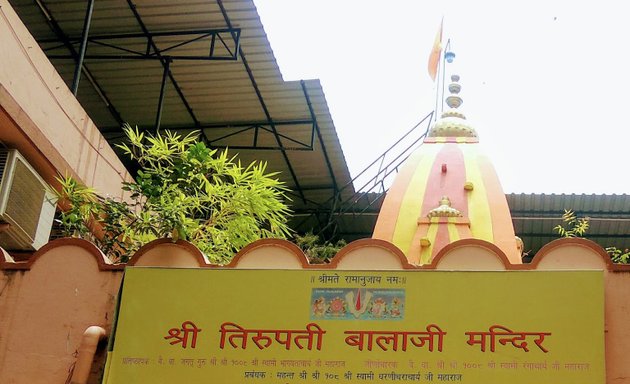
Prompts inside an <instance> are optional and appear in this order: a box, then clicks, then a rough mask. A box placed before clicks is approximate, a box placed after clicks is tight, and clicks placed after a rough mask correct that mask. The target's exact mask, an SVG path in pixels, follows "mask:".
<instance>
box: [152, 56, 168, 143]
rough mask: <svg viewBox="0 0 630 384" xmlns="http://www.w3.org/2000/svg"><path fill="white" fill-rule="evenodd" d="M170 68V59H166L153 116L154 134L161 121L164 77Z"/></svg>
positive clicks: (158, 130) (158, 131)
mask: <svg viewBox="0 0 630 384" xmlns="http://www.w3.org/2000/svg"><path fill="white" fill-rule="evenodd" d="M170 68H171V61H170V60H168V59H167V60H166V63H165V64H164V73H163V74H162V85H161V86H160V98H159V100H158V107H157V114H156V116H155V134H156V135H157V134H158V133H160V123H161V121H162V109H163V108H164V89H165V88H166V77H167V76H168V73H169V71H170Z"/></svg>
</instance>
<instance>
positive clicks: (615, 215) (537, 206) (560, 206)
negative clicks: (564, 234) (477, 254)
mask: <svg viewBox="0 0 630 384" xmlns="http://www.w3.org/2000/svg"><path fill="white" fill-rule="evenodd" d="M506 197H507V200H508V205H509V206H510V212H511V214H512V222H513V223H514V230H515V232H516V234H517V236H519V237H521V238H522V239H523V242H524V243H525V251H526V252H527V251H529V252H530V255H531V256H533V255H534V254H535V253H536V252H537V251H538V250H539V249H540V248H541V247H542V246H543V245H545V244H547V243H549V242H550V241H552V240H554V239H557V238H558V234H557V232H555V231H554V229H553V228H554V227H555V226H556V225H562V224H563V222H562V214H563V213H564V212H565V210H572V211H573V212H575V214H576V215H577V217H578V218H588V220H589V224H590V227H589V229H588V231H587V232H586V234H585V236H584V237H586V238H587V239H590V240H593V241H595V242H596V243H598V244H599V245H601V246H602V247H604V248H606V247H613V246H614V247H617V248H621V249H625V248H630V195H625V194H623V195H584V194H582V195H576V194H571V195H565V194H562V195H556V194H551V195H545V194H509V195H507V196H506Z"/></svg>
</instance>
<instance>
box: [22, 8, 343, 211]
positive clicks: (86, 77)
mask: <svg viewBox="0 0 630 384" xmlns="http://www.w3.org/2000/svg"><path fill="white" fill-rule="evenodd" d="M10 3H11V4H12V6H13V7H14V8H15V9H16V11H17V13H18V14H19V15H20V17H21V18H22V20H23V22H24V23H25V24H26V26H27V27H28V28H29V30H30V31H31V33H32V34H33V36H34V37H35V39H36V40H38V42H40V45H41V46H42V48H43V49H44V50H45V51H46V53H47V55H48V56H49V58H51V61H52V62H53V64H54V65H55V67H56V69H57V70H58V72H59V73H60V74H61V76H62V77H63V78H64V79H65V80H66V83H67V84H68V86H69V87H70V86H71V84H72V82H73V77H74V71H75V60H74V57H76V56H77V52H79V51H80V37H81V34H82V30H83V26H84V21H85V18H86V9H87V3H88V2H86V1H84V0H64V1H47V0H38V1H32V0H11V1H10ZM94 4H95V5H94V10H93V13H92V18H91V25H90V29H89V37H90V40H89V43H88V45H87V51H86V59H85V62H84V71H83V74H82V76H81V81H80V83H79V88H78V95H77V98H78V99H79V101H80V102H81V104H82V105H83V107H84V108H85V109H86V111H87V112H88V114H89V115H90V117H91V118H92V119H93V120H94V122H95V123H96V125H97V126H98V127H99V129H100V130H101V132H103V134H104V135H105V136H106V137H107V138H108V139H109V140H110V141H111V142H115V141H117V140H119V139H120V138H121V129H120V127H121V123H123V122H128V123H130V124H131V125H138V126H139V127H141V128H145V129H148V130H153V129H154V127H155V125H156V116H157V112H158V104H159V100H160V91H161V88H162V87H161V85H162V81H163V76H164V74H165V73H166V82H165V84H166V85H165V87H164V97H163V104H162V105H163V108H162V115H161V120H160V124H159V125H160V128H161V129H172V130H191V129H196V130H202V132H203V133H204V134H205V136H206V137H207V139H208V143H209V144H210V145H211V146H214V147H228V148H230V152H231V153H238V154H239V155H240V156H239V157H240V159H241V161H242V162H244V163H249V162H251V161H254V160H265V161H267V162H268V170H269V171H274V172H280V178H281V179H282V180H283V181H285V182H286V183H287V185H288V187H289V188H291V189H292V190H293V191H294V197H293V200H294V201H293V204H294V207H295V208H296V209H299V210H303V209H318V206H319V204H329V203H330V201H331V198H332V197H333V196H334V194H335V191H336V190H338V189H340V188H341V187H343V186H344V185H346V184H348V183H350V181H351V178H350V174H349V171H348V168H347V165H346V162H345V159H344V155H343V151H342V148H341V145H340V143H339V140H338V137H337V133H336V130H335V125H334V122H333V120H332V117H331V115H330V112H329V110H328V105H327V102H326V97H325V94H324V91H323V89H322V87H321V84H320V83H319V81H318V80H308V81H303V82H299V81H291V82H285V81H283V79H282V76H281V73H280V70H279V68H278V65H277V63H276V60H275V57H274V54H273V51H272V49H271V46H270V44H269V41H268V40H267V36H266V33H265V30H264V28H263V25H262V23H261V21H260V17H259V15H258V12H257V10H256V7H255V5H254V3H253V1H252V0H224V1H221V0H212V1H210V0H206V1H175V0H172V1H165V0H133V1H132V0H98V1H96V2H95V3H94ZM204 31H205V33H204ZM209 31H215V32H216V33H214V34H211V33H210V32H209ZM230 55H233V56H234V58H236V60H226V58H229V57H230ZM114 56H118V58H117V59H114V58H113V57H114ZM120 56H125V58H124V59H123V58H121V57H120ZM204 56H205V57H207V58H210V57H212V58H214V59H213V60H210V59H206V60H202V59H197V60H194V59H192V58H194V57H196V58H203V57H204ZM107 57H109V58H107ZM171 59H172V61H170V60H171ZM167 62H168V72H165V67H166V66H167V64H166V63H167ZM353 192H354V190H353V189H352V188H349V189H346V190H345V192H344V193H346V194H349V195H351V194H352V193H353Z"/></svg>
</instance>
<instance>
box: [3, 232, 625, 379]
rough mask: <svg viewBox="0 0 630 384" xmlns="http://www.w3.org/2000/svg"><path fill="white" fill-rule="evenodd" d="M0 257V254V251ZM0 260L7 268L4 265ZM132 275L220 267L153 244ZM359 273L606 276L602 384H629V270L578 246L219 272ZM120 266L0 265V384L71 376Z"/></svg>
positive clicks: (389, 254)
mask: <svg viewBox="0 0 630 384" xmlns="http://www.w3.org/2000/svg"><path fill="white" fill-rule="evenodd" d="M0 252H2V251H1V249H0ZM3 258H4V261H2V260H3ZM130 265H135V266H162V267H174V266H175V267H178V268H208V267H217V266H213V265H209V264H207V263H206V262H205V260H204V258H203V255H202V254H201V252H200V251H199V250H198V249H197V248H195V247H194V246H192V245H191V244H189V243H186V242H182V241H179V242H177V243H173V242H172V241H170V240H166V239H164V240H157V241H155V242H152V243H150V244H147V245H146V246H145V247H143V248H142V249H141V250H139V251H138V253H136V255H135V256H134V257H133V258H132V261H131V262H130ZM270 266H272V267H273V268H275V269H299V268H317V269H331V270H334V269H338V270H344V269H362V270H402V269H405V270H415V271H417V273H430V272H429V271H431V270H491V271H506V273H509V272H507V271H509V270H562V269H565V270H566V269H571V270H603V271H604V284H605V287H604V291H605V298H604V301H605V304H604V306H605V308H604V317H605V329H603V330H602V333H603V337H604V340H605V359H606V376H607V379H606V383H608V384H619V383H630V365H628V364H627V359H628V355H630V329H629V328H628V326H627V324H629V323H630V305H629V304H628V298H627V295H628V292H630V266H619V265H613V264H611V263H610V259H608V257H607V255H606V253H605V251H604V250H603V249H602V248H601V247H599V246H598V245H596V244H595V243H593V242H590V241H588V240H584V239H560V240H556V241H554V242H552V243H550V244H549V245H548V246H546V247H545V248H543V249H542V250H541V251H540V252H539V254H538V255H537V256H536V259H535V260H534V261H533V262H532V263H531V264H519V265H512V264H510V263H509V262H508V259H507V256H506V255H505V254H503V253H502V252H501V251H500V249H499V248H498V247H496V246H494V245H493V244H490V243H487V242H483V241H479V240H470V239H468V240H461V241H460V242H457V243H454V244H452V245H451V246H449V247H447V248H445V250H444V251H443V252H442V253H440V254H439V255H438V257H437V258H436V259H435V260H434V262H433V263H432V264H431V265H427V266H423V267H417V266H412V265H410V264H409V263H408V262H407V260H406V258H405V256H404V255H403V253H402V251H400V250H399V249H398V248H396V247H395V246H394V245H392V244H391V243H388V242H385V241H382V240H374V239H365V240H358V241H356V242H353V243H350V244H348V246H346V247H345V248H344V249H342V250H341V251H340V252H339V253H338V254H337V255H336V256H335V258H334V259H333V260H332V262H331V263H330V264H326V265H309V264H308V262H307V259H306V256H304V254H303V253H302V251H300V249H299V248H298V247H297V246H295V245H294V244H292V243H290V242H288V241H284V240H261V241H258V242H255V243H253V244H251V245H250V246H248V247H246V248H245V249H243V250H242V251H241V252H239V254H238V255H236V257H235V258H234V260H233V262H232V263H231V264H230V265H228V266H226V267H225V268H254V269H261V268H267V269H268V268H269V267H270ZM123 268H124V265H111V264H108V262H107V260H106V259H105V257H104V256H103V255H102V253H101V252H100V251H99V250H98V249H96V248H95V247H94V245H93V244H91V243H89V242H87V241H84V240H80V239H60V240H56V241H54V242H52V243H49V244H48V245H46V246H45V247H44V248H42V249H41V250H39V251H38V252H36V253H35V255H34V256H33V258H32V259H31V260H29V261H28V262H14V261H12V260H11V258H10V256H9V255H8V254H6V252H4V253H2V254H1V255H0V314H2V316H0V383H28V384H38V383H42V384H43V383H46V384H49V383H63V382H65V380H68V379H69V378H70V376H71V375H72V371H73V367H74V364H75V362H76V361H77V351H78V350H79V346H80V342H81V335H82V334H83V332H84V331H85V330H86V329H87V328H88V327H90V326H94V325H96V326H100V327H102V328H104V329H105V330H106V332H107V334H108V336H109V334H110V332H111V329H112V323H113V313H114V308H115V297H116V295H117V293H118V289H119V286H120V282H121V277H122V270H123ZM104 352H105V345H104V344H102V345H101V347H100V348H99V349H98V350H97V354H96V357H95V359H94V363H93V365H92V370H91V372H92V373H91V376H90V379H89V380H88V383H100V378H101V375H102V371H103V367H104V363H105V358H104V356H105V353H104Z"/></svg>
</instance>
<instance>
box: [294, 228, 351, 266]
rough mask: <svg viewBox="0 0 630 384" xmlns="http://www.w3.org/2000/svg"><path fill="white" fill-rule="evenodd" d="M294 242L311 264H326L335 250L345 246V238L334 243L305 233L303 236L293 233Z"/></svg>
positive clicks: (334, 253) (337, 250)
mask: <svg viewBox="0 0 630 384" xmlns="http://www.w3.org/2000/svg"><path fill="white" fill-rule="evenodd" d="M295 243H296V244H297V246H298V247H300V249H301V250H302V251H303V252H304V254H305V255H306V257H307V258H308V260H309V262H310V263H311V264H326V263H329V262H330V259H332V258H333V257H334V256H335V255H336V254H337V252H339V250H340V249H341V248H343V247H345V246H346V241H345V240H339V241H337V242H336V243H334V244H333V243H330V242H328V241H325V242H323V243H322V242H321V240H320V239H319V236H317V235H314V234H312V233H307V234H305V235H304V236H300V235H295Z"/></svg>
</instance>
